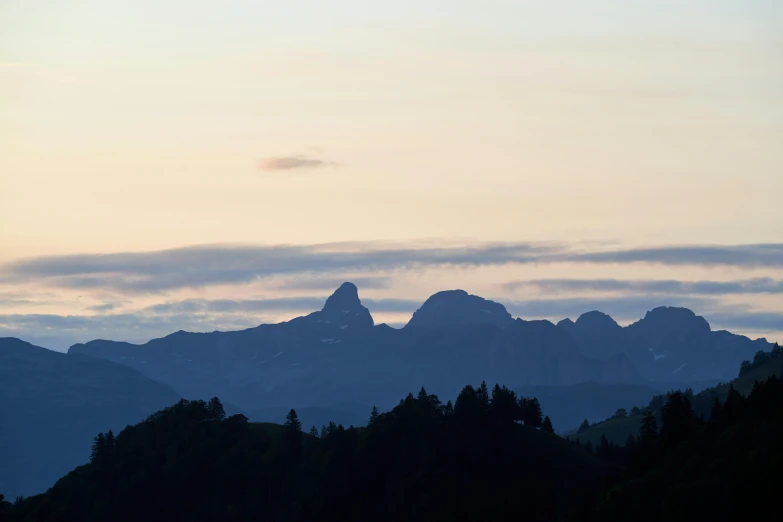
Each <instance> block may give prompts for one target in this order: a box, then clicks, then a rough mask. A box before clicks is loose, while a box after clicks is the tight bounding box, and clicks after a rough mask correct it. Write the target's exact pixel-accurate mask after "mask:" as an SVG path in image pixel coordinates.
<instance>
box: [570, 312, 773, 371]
mask: <svg viewBox="0 0 783 522" xmlns="http://www.w3.org/2000/svg"><path fill="white" fill-rule="evenodd" d="M558 327H559V328H560V329H562V330H564V331H566V332H568V333H569V334H570V335H571V337H572V338H573V339H574V341H575V342H576V343H577V344H578V345H579V348H580V349H581V350H582V352H583V353H584V354H585V355H586V356H588V357H592V358H596V359H606V358H609V357H612V356H616V355H617V354H624V355H626V356H627V357H628V358H629V359H630V360H631V362H632V363H633V365H634V367H635V368H636V369H637V370H638V371H639V373H640V374H641V375H642V376H643V377H644V378H646V379H647V380H649V381H654V382H658V383H675V382H676V383H685V382H689V381H706V382H710V381H713V382H715V381H720V380H728V379H731V378H733V377H734V375H735V374H736V369H737V368H738V367H739V364H740V363H741V362H742V361H743V360H746V359H752V358H753V355H754V354H755V353H756V352H757V351H769V350H771V349H772V345H771V344H770V343H768V342H767V341H766V340H765V339H757V340H755V341H752V340H750V339H749V338H747V337H745V336H742V335H736V334H733V333H730V332H726V331H712V329H711V328H710V325H709V323H708V322H707V321H706V320H705V319H704V318H703V317H700V316H697V315H696V314H695V313H693V312H692V311H691V310H688V309H687V308H674V307H659V308H655V309H654V310H651V311H649V312H647V314H646V315H645V317H644V318H643V319H640V320H639V321H637V322H635V323H633V324H631V325H629V326H626V327H624V328H623V327H621V326H620V325H618V324H617V323H616V322H615V321H614V320H613V319H612V318H611V317H609V316H608V315H606V314H603V313H601V312H588V313H586V314H583V315H582V316H580V317H579V319H577V321H576V322H573V321H571V320H569V319H566V320H563V321H561V322H559V323H558Z"/></svg>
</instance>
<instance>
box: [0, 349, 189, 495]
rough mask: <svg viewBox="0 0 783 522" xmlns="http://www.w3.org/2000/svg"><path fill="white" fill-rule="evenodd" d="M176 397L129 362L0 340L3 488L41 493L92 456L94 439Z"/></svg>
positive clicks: (4, 490) (8, 492)
mask: <svg viewBox="0 0 783 522" xmlns="http://www.w3.org/2000/svg"><path fill="white" fill-rule="evenodd" d="M178 398H179V396H178V395H177V394H176V392H175V391H174V390H173V389H171V388H170V387H169V386H168V385H165V384H162V383H159V382H155V381H153V380H151V379H149V378H148V377H145V376H144V375H142V374H141V373H139V372H137V371H136V370H133V369H131V368H128V367H127V366H123V365H119V364H114V363H112V362H109V361H104V360H100V359H95V358H92V357H85V356H83V355H78V354H70V355H65V354H63V353H59V352H54V351H51V350H47V349H45V348H40V347H38V346H33V345H32V344H29V343H26V342H24V341H21V340H19V339H13V338H0V404H2V405H3V414H2V415H0V463H1V465H0V492H2V493H3V494H5V495H6V496H7V497H8V498H12V499H13V498H15V497H16V496H17V495H30V494H34V493H41V492H43V491H45V490H46V489H47V488H49V487H50V486H52V485H53V484H54V482H55V481H56V480H57V479H58V478H60V477H61V476H62V475H63V474H65V473H67V472H68V471H70V470H72V469H73V468H74V467H76V466H78V465H81V464H84V463H86V462H87V461H88V460H89V457H90V444H91V441H92V438H93V437H94V436H95V435H96V434H97V433H99V432H102V431H107V430H109V429H113V430H115V432H117V431H119V430H120V429H122V428H124V427H125V426H126V425H128V424H132V423H136V422H139V421H141V420H143V419H144V418H146V417H147V415H150V414H151V413H153V412H155V411H157V410H159V409H160V408H162V407H164V406H166V405H169V404H172V403H173V402H175V401H177V400H178Z"/></svg>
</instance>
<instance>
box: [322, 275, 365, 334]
mask: <svg viewBox="0 0 783 522" xmlns="http://www.w3.org/2000/svg"><path fill="white" fill-rule="evenodd" d="M318 319H319V320H321V321H324V322H326V321H329V323H331V324H336V325H338V326H340V327H345V328H349V327H352V328H365V327H372V326H373V324H374V322H373V319H372V315H370V311H369V310H368V309H367V308H366V307H364V306H362V302H361V300H360V299H359V291H358V289H357V288H356V285H355V284H353V283H347V282H346V283H343V284H342V285H340V288H338V289H337V290H335V291H334V293H333V294H332V295H330V296H329V297H328V298H327V299H326V303H325V304H324V307H323V308H322V309H321V312H320V313H318Z"/></svg>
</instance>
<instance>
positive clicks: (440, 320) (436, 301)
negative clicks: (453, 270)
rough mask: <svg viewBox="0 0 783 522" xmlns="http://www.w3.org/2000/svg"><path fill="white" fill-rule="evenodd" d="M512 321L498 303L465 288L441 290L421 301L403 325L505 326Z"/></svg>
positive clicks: (503, 307)
mask: <svg viewBox="0 0 783 522" xmlns="http://www.w3.org/2000/svg"><path fill="white" fill-rule="evenodd" d="M512 322H513V318H512V317H511V314H509V313H508V311H507V310H506V307H505V306H503V305H502V304H500V303H496V302H494V301H490V300H488V299H484V298H483V297H479V296H477V295H473V294H469V293H467V292H466V291H465V290H444V291H442V292H438V293H436V294H433V295H431V296H430V297H429V298H428V299H427V300H426V301H424V304H422V305H421V307H420V308H419V309H418V310H416V311H415V312H414V313H413V317H411V320H410V321H408V324H407V325H406V328H407V327H416V326H430V327H431V326H447V325H457V324H494V325H495V326H499V327H501V328H504V327H506V326H508V325H509V324H511V323H512Z"/></svg>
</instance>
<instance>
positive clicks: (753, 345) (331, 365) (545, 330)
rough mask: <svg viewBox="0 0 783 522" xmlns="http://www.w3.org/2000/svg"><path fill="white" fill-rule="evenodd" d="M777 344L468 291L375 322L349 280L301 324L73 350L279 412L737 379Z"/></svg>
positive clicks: (680, 319) (683, 313)
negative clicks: (521, 305)
mask: <svg viewBox="0 0 783 522" xmlns="http://www.w3.org/2000/svg"><path fill="white" fill-rule="evenodd" d="M770 348H771V346H770V345H769V344H768V343H766V341H765V340H759V341H751V340H750V339H748V338H746V337H743V336H739V335H734V334H731V333H729V332H713V331H711V329H710V327H709V325H708V324H707V322H706V321H705V320H704V319H703V318H701V317H698V316H696V315H695V314H694V313H693V312H691V311H690V310H686V309H681V308H679V309H678V308H656V309H655V310H653V311H651V312H649V313H648V314H647V316H645V318H644V319H642V320H640V321H638V322H637V323H634V324H632V325H630V326H627V327H624V328H623V327H621V326H619V325H618V324H617V323H616V322H615V321H614V320H613V319H612V318H611V317H609V316H608V315H606V314H603V313H600V312H589V313H586V314H584V315H582V316H581V317H579V319H577V321H575V322H572V321H570V320H565V321H561V322H560V323H559V324H558V325H557V326H555V325H554V324H552V323H550V322H549V321H524V320H522V319H513V318H512V317H511V315H510V314H509V313H508V311H507V310H506V309H505V307H504V306H503V305H501V304H499V303H495V302H493V301H489V300H486V299H483V298H481V297H479V296H475V295H471V294H468V293H467V292H465V291H463V290H450V291H445V292H438V293H436V294H434V295H433V296H431V297H430V298H429V299H427V300H426V301H425V302H424V303H423V304H422V306H421V307H420V308H419V309H418V310H417V311H416V312H415V313H414V314H413V317H412V318H411V320H410V322H409V323H408V324H407V325H405V327H404V328H401V329H394V328H390V327H389V326H387V325H384V324H381V325H375V322H374V320H373V318H372V316H371V314H370V312H369V310H368V309H367V308H366V307H364V306H363V305H362V303H361V300H360V299H359V295H358V290H357V288H356V286H355V285H353V284H352V283H344V284H343V285H341V286H340V287H339V288H338V289H337V290H336V291H335V292H334V294H332V295H331V296H330V297H329V298H328V299H326V303H325V305H324V307H323V309H322V310H319V311H316V312H313V313H311V314H309V315H306V316H303V317H297V318H296V319H293V320H291V321H287V322H283V323H279V324H265V325H261V326H258V327H256V328H249V329H247V330H242V331H236V332H212V333H188V332H182V331H180V332H176V333H173V334H171V335H169V336H166V337H164V338H161V339H154V340H152V341H150V342H148V343H146V344H143V345H133V344H128V343H119V342H113V341H103V340H96V341H91V342H89V343H86V344H77V345H74V346H72V347H71V349H70V350H69V354H82V355H90V356H93V357H98V358H103V359H108V360H110V361H112V362H116V363H119V364H124V365H127V366H130V367H132V368H134V369H136V370H138V371H140V372H142V373H143V374H145V375H147V376H148V377H150V378H152V379H154V380H157V381H160V382H165V383H167V384H170V385H171V386H172V387H173V388H174V389H175V390H176V391H177V392H178V393H179V394H180V395H182V396H183V397H187V398H190V399H208V398H210V397H212V396H219V397H221V398H223V399H224V400H225V401H226V402H228V403H231V404H234V405H236V407H238V408H241V409H242V410H244V411H246V412H250V413H249V415H250V416H251V418H252V416H253V412H257V411H262V410H264V409H267V408H271V409H272V410H269V411H278V410H276V408H282V409H285V408H291V407H293V408H296V409H301V408H320V409H321V410H318V411H323V410H322V409H323V408H327V409H328V408H336V407H337V405H339V404H344V403H360V404H362V405H377V406H378V407H379V408H381V409H382V410H388V409H390V408H391V407H393V406H394V405H395V404H396V401H397V400H398V397H400V396H401V395H405V394H406V393H408V391H410V390H416V389H418V388H419V387H420V386H422V385H423V386H425V387H426V389H427V390H428V391H429V392H432V393H437V394H439V395H443V396H453V395H456V393H458V392H459V390H460V387H461V386H462V384H463V383H465V382H477V381H478V382H480V381H481V380H486V381H487V383H488V384H490V385H492V384H494V383H496V382H497V383H506V384H508V385H510V386H513V387H520V386H533V385H537V386H560V385H573V384H577V383H581V382H595V383H600V384H636V385H643V386H651V387H656V388H659V389H660V388H662V387H663V388H666V387H667V386H673V385H677V386H689V384H688V383H690V382H694V383H695V382H696V381H699V383H700V384H699V385H700V387H703V386H704V385H708V384H714V383H715V382H717V381H719V380H727V379H730V378H731V377H733V376H734V375H735V373H736V368H737V367H738V366H739V363H740V362H741V361H742V360H743V359H750V358H752V356H753V353H755V352H756V351H758V350H769V349H770ZM313 411H316V410H313ZM275 415H277V414H275ZM365 415H366V412H364V413H363V414H362V415H361V417H362V418H364V417H365ZM278 417H279V415H278V416H277V417H275V418H278ZM316 418H320V417H319V416H318V415H316ZM351 418H358V416H356V417H351ZM258 420H267V417H266V416H264V417H263V418H259V419H258Z"/></svg>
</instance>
